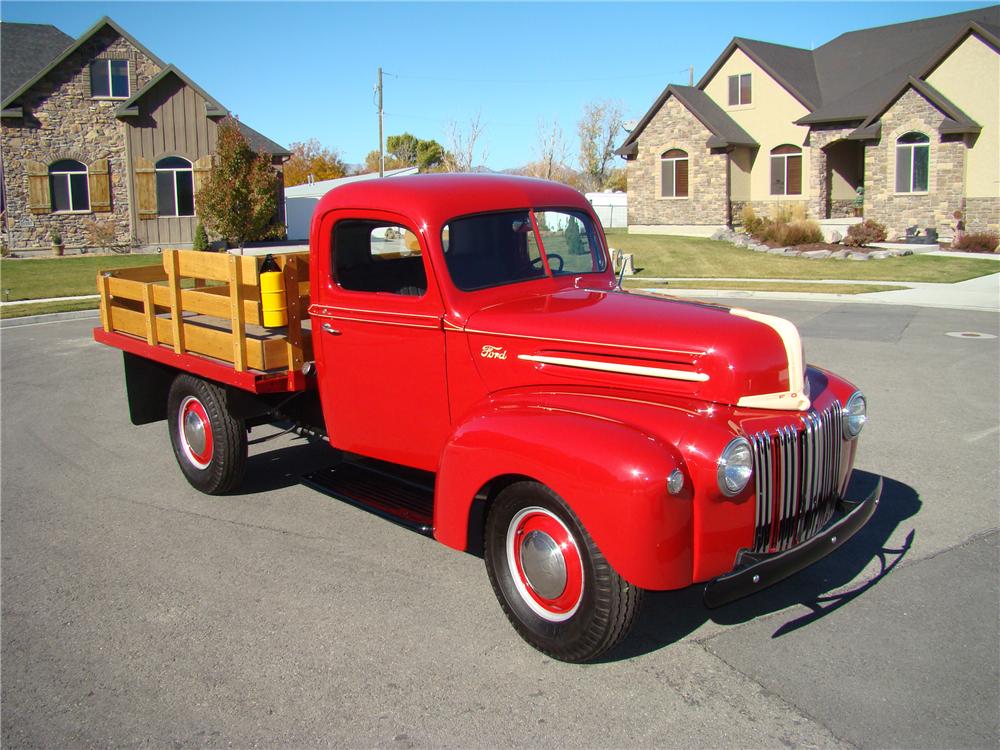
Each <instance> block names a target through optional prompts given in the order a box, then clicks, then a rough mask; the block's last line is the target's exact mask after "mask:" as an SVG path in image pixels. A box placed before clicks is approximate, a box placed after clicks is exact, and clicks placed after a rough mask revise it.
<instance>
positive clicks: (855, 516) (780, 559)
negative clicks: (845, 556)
mask: <svg viewBox="0 0 1000 750" xmlns="http://www.w3.org/2000/svg"><path fill="white" fill-rule="evenodd" d="M881 496H882V478H881V477H879V480H878V484H877V485H876V486H875V489H874V490H872V491H871V493H870V494H869V495H868V497H867V498H865V499H864V500H863V501H861V502H857V501H850V500H841V501H840V503H839V504H838V509H839V510H841V511H842V512H843V513H844V516H843V517H842V518H841V519H840V520H839V521H837V522H835V523H834V524H832V525H830V526H827V527H826V528H825V529H823V531H821V532H820V533H819V534H817V535H816V536H814V537H813V538H812V539H809V540H808V541H806V542H803V543H802V544H800V545H798V546H797V547H793V548H792V549H790V550H785V551H784V552H776V553H774V554H771V555H759V554H751V553H749V552H744V553H743V555H742V556H741V557H740V562H739V564H738V565H737V567H736V569H734V570H733V571H732V572H731V573H726V574H725V575H723V576H719V577H718V578H716V579H715V580H713V581H710V582H709V583H708V585H706V586H705V606H706V607H708V608H709V609H714V608H715V607H721V606H722V605H723V604H729V602H732V601H736V600H737V599H741V598H743V597H744V596H748V595H749V594H754V593H756V592H758V591H760V590H761V589H765V588H767V587H768V586H772V585H774V584H775V583H778V581H783V580H784V579H786V578H788V577H789V576H790V575H793V574H794V573H798V572H799V571H800V570H802V569H803V568H806V567H809V566H810V565H812V564H813V563H814V562H816V561H817V560H819V559H821V558H824V557H826V556H827V555H829V554H830V553H831V552H833V551H834V550H835V549H837V548H838V547H840V546H841V545H842V544H843V543H844V542H846V541H847V540H848V539H850V538H851V537H852V536H854V535H855V534H856V533H857V532H858V531H859V530H860V529H861V527H862V526H864V525H865V524H866V523H867V522H868V519H869V518H871V517H872V514H873V513H874V512H875V509H876V508H877V507H878V503H879V500H880V499H881Z"/></svg>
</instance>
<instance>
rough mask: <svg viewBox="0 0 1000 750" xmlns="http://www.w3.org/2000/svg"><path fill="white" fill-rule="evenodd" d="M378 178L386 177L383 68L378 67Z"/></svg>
mask: <svg viewBox="0 0 1000 750" xmlns="http://www.w3.org/2000/svg"><path fill="white" fill-rule="evenodd" d="M378 176H379V177H385V147H384V146H383V140H382V66H381V65H379V67H378Z"/></svg>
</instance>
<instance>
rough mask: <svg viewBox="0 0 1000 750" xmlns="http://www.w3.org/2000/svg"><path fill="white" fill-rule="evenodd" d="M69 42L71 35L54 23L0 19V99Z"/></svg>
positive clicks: (35, 72)
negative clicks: (17, 21) (11, 21)
mask: <svg viewBox="0 0 1000 750" xmlns="http://www.w3.org/2000/svg"><path fill="white" fill-rule="evenodd" d="M72 43H73V37H71V36H67V35H66V34H64V33H62V32H61V31H60V30H59V29H57V28H56V27H55V26H51V25H48V24H37V23H10V22H9V21H3V22H0V101H6V100H7V97H8V96H10V95H11V94H12V93H14V92H15V91H17V89H18V88H19V87H20V86H21V85H22V84H23V83H24V82H25V81H27V80H30V79H31V78H32V77H34V76H35V75H36V74H37V73H38V71H39V70H41V69H42V68H44V67H45V66H46V65H47V64H48V63H49V62H50V61H51V60H53V59H54V58H55V57H56V56H57V55H58V54H59V53H60V52H62V51H63V50H64V49H66V48H67V47H68V46H69V45H71V44H72Z"/></svg>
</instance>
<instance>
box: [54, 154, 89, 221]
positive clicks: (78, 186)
mask: <svg viewBox="0 0 1000 750" xmlns="http://www.w3.org/2000/svg"><path fill="white" fill-rule="evenodd" d="M49 191H50V192H51V194H52V210H53V211H89V210H90V190H89V188H88V185H87V165H86V164H81V163H80V162H78V161H76V160H75V159H60V160H59V161H55V162H52V163H51V164H50V165H49Z"/></svg>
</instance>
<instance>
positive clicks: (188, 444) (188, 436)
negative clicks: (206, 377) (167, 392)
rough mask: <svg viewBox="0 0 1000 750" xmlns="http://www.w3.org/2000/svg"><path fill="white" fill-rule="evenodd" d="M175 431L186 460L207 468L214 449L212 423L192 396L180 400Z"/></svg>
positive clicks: (202, 407)
mask: <svg viewBox="0 0 1000 750" xmlns="http://www.w3.org/2000/svg"><path fill="white" fill-rule="evenodd" d="M177 432H178V435H179V437H180V443H181V449H182V450H183V452H184V455H185V456H186V457H187V459H188V461H190V462H191V463H192V464H193V465H194V466H196V467H197V468H199V469H205V468H208V465H209V464H210V463H212V452H213V450H214V444H213V441H212V423H211V421H210V420H209V418H208V412H207V411H206V410H205V406H204V405H203V404H202V403H201V401H199V400H198V399H196V398H195V397H194V396H188V397H187V398H185V399H184V400H183V401H182V402H181V408H180V409H179V410H178V414H177Z"/></svg>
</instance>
